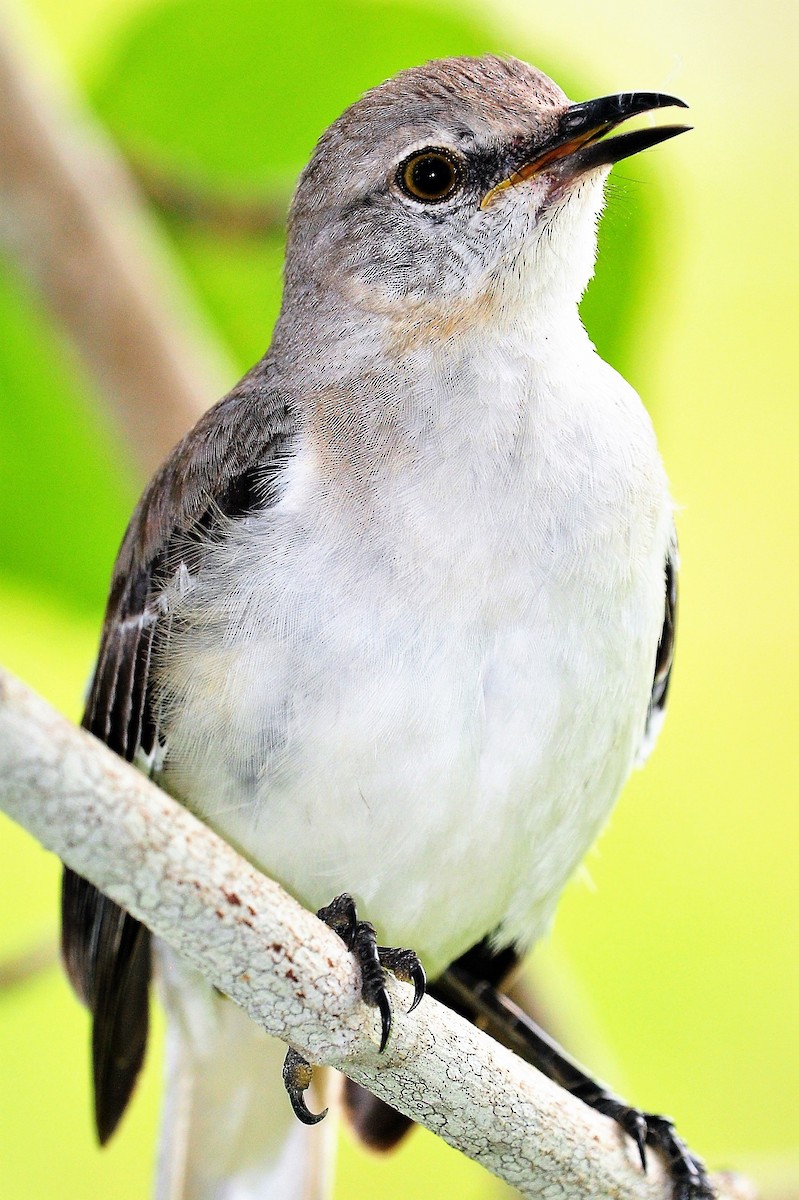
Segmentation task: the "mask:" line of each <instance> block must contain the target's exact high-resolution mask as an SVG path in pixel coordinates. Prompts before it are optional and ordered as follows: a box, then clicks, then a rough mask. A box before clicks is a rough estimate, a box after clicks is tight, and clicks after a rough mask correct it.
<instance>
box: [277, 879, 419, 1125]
mask: <svg viewBox="0 0 799 1200" xmlns="http://www.w3.org/2000/svg"><path fill="white" fill-rule="evenodd" d="M316 915H317V917H319V920H320V921H324V923H325V924H326V925H328V926H329V927H330V928H331V929H332V930H333V932H334V933H337V934H338V936H339V937H340V938H341V940H342V941H343V943H344V945H345V946H346V947H347V949H348V950H349V951H350V953H352V954H354V955H355V957H356V959H357V960H358V965H359V966H360V968H361V995H362V996H363V999H364V1000H365V1001H366V1003H367V1004H371V1005H373V1006H374V1007H376V1008H377V1009H378V1010H379V1012H380V1052H381V1054H382V1052H383V1051H384V1050H385V1048H386V1044H387V1043H388V1039H389V1036H390V1034H391V1022H392V1009H391V999H390V997H389V994H388V992H387V990H386V971H391V973H392V974H393V975H396V977H397V978H398V979H402V980H403V981H404V982H406V983H411V984H413V1001H412V1003H411V1006H410V1008H409V1009H408V1012H413V1010H414V1009H415V1008H416V1006H417V1005H418V1004H419V1003H420V1002H421V1000H422V997H423V996H424V994H425V990H426V988H427V979H426V977H425V973H424V967H423V966H422V964H421V962H420V961H419V959H418V957H417V956H416V955H415V954H414V952H413V951H412V950H395V949H393V948H392V947H390V946H378V944H377V936H376V934H375V930H374V926H373V925H371V924H370V923H369V922H368V921H359V920H358V913H357V910H356V908H355V901H354V900H353V898H352V896H349V895H347V894H346V892H345V893H343V894H342V895H341V896H337V897H336V898H335V900H332V901H331V902H330V904H326V905H325V906H324V908H320V909H319V911H318V912H317V914H316ZM311 1076H312V1068H311V1065H310V1063H308V1062H307V1061H306V1059H304V1058H303V1057H302V1056H301V1055H299V1054H298V1053H297V1051H296V1050H289V1052H288V1053H287V1055H286V1060H285V1062H284V1064H283V1082H284V1084H285V1086H286V1091H287V1092H288V1096H289V1100H290V1101H291V1107H292V1108H293V1109H294V1112H295V1114H296V1115H297V1117H298V1118H299V1119H300V1120H301V1121H302V1122H303V1123H304V1124H305V1125H315V1124H316V1123H317V1121H321V1120H322V1118H323V1117H324V1116H325V1114H326V1113H327V1109H325V1110H324V1112H321V1113H318V1114H316V1113H312V1112H311V1111H310V1109H309V1108H308V1106H307V1105H306V1103H305V1098H304V1093H305V1092H306V1091H307V1089H308V1087H309V1086H310V1083H311Z"/></svg>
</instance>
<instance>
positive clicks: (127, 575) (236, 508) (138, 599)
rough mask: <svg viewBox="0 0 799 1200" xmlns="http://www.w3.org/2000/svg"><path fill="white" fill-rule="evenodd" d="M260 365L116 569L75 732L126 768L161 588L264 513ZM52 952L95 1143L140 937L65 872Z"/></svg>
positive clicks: (110, 1106)
mask: <svg viewBox="0 0 799 1200" xmlns="http://www.w3.org/2000/svg"><path fill="white" fill-rule="evenodd" d="M268 375H269V367H268V366H267V365H265V364H261V365H259V366H258V367H256V368H255V369H254V370H253V371H252V372H250V374H249V375H248V376H246V377H245V378H244V379H243V380H242V381H241V383H240V384H239V385H238V387H237V388H236V389H235V390H234V391H233V392H231V393H230V394H229V395H228V396H226V397H225V399H224V400H222V401H221V402H220V403H219V404H218V405H216V407H215V408H213V409H211V411H210V412H209V413H207V414H206V415H205V416H204V417H203V418H202V420H201V421H200V422H199V424H198V425H196V426H195V428H194V429H193V430H192V432H191V433H190V434H189V435H188V436H187V437H186V438H184V440H183V441H182V442H181V443H180V444H179V445H178V446H177V448H176V449H175V450H174V451H173V453H172V455H171V456H170V458H169V459H168V460H167V462H166V463H165V465H164V466H163V467H162V468H161V470H160V471H159V472H158V474H157V475H156V476H155V477H154V479H153V480H152V482H151V483H150V485H149V487H148V488H147V490H146V491H145V493H144V495H143V497H142V499H141V501H140V503H139V505H138V507H137V509H136V511H135V513H134V515H133V518H132V520H131V523H130V525H129V527H128V530H127V533H126V534H125V538H124V541H123V543H122V547H121V549H120V552H119V556H118V558H117V562H116V566H115V568H114V575H113V579H112V583H111V594H110V597H109V601H108V608H107V610H106V618H105V625H104V628H103V635H102V640H101V643H100V652H99V655H98V659H97V666H96V668H95V673H94V678H93V681H92V686H91V690H90V693H89V699H88V703H87V706H86V712H85V714H84V718H83V725H84V727H85V728H86V729H88V730H89V731H90V732H91V733H93V734H94V735H95V736H96V737H98V738H100V739H101V740H102V741H104V742H105V743H106V745H108V746H110V747H111V749H112V750H114V751H116V753H117V754H119V755H120V756H121V757H122V758H124V759H127V761H128V762H133V761H134V759H136V758H137V756H140V755H143V756H144V757H145V759H147V758H149V756H151V755H152V754H154V753H155V751H156V750H157V748H158V714H157V712H156V711H155V704H154V701H153V695H152V678H151V670H150V667H151V662H152V654H153V644H154V641H155V638H156V636H157V635H159V636H163V635H164V626H165V621H164V612H163V607H162V605H161V602H160V596H161V592H162V588H163V586H164V584H165V583H166V582H168V581H169V580H170V579H171V578H172V577H173V575H174V573H175V571H176V570H178V569H179V567H180V565H181V555H182V554H183V553H185V551H186V548H187V546H189V545H191V543H192V542H193V543H194V544H195V545H199V546H201V545H202V543H203V542H204V541H206V540H208V539H213V538H214V537H215V536H216V535H217V532H218V529H219V523H220V522H221V521H224V520H231V519H232V520H236V519H241V518H244V517H246V516H247V515H248V514H249V513H252V512H254V511H257V510H259V509H263V508H266V507H268V506H269V505H270V504H271V503H272V502H273V501H274V497H275V483H276V476H277V468H278V467H279V464H280V462H281V460H282V457H283V454H284V452H285V450H286V446H287V442H288V441H289V440H290V438H291V436H292V434H293V432H294V428H295V422H294V418H293V416H292V412H291V409H290V407H289V404H288V402H287V399H286V396H285V393H282V392H280V391H278V390H277V389H276V388H274V387H273V386H270V384H269V379H268ZM62 950H63V956H64V962H65V965H66V968H67V973H68V974H69V978H70V980H71V981H72V984H73V986H74V988H75V990H76V992H77V993H78V995H79V996H80V998H81V999H82V1000H83V1001H84V1003H85V1004H86V1005H87V1006H88V1008H89V1010H90V1011H91V1013H92V1017H93V1036H92V1060H93V1068H94V1094H95V1120H96V1124H97V1132H98V1136H99V1139H100V1141H101V1142H105V1141H106V1140H107V1139H108V1138H109V1137H110V1136H111V1134H112V1133H113V1131H114V1129H115V1128H116V1125H117V1123H118V1122H119V1119H120V1117H121V1116H122V1113H123V1112H124V1110H125V1107H126V1105H127V1102H128V1099H129V1097H130V1094H131V1091H132V1090H133V1086H134V1084H135V1082H136V1077H137V1075H138V1072H139V1069H140V1067H141V1064H142V1061H143V1059H144V1051H145V1046H146V1042H147V1025H148V984H149V978H150V935H149V932H148V931H147V930H146V929H145V928H144V926H142V925H141V924H139V922H138V921H136V920H135V919H134V918H133V917H131V916H129V915H128V914H127V913H126V912H124V911H123V910H122V909H121V908H119V907H118V906H117V905H116V904H114V903H113V901H111V900H109V899H108V898H107V897H106V896H103V895H102V894H101V893H100V892H98V891H97V889H96V888H95V887H93V886H92V884H90V883H87V882H86V880H84V879H82V878H80V876H78V875H75V874H74V872H72V871H70V870H69V869H68V868H65V870H64V880H63V887H62Z"/></svg>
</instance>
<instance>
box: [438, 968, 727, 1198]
mask: <svg viewBox="0 0 799 1200" xmlns="http://www.w3.org/2000/svg"><path fill="white" fill-rule="evenodd" d="M435 989H436V991H437V992H438V994H439V995H440V996H441V998H442V999H443V1000H444V1001H445V1003H448V1004H450V1005H452V1006H453V1007H455V1005H457V1008H458V1011H460V1012H463V1013H464V1014H466V1015H468V1016H470V1017H471V1018H472V1019H473V1020H474V1019H476V1018H477V1017H481V1018H482V1019H483V1020H484V1021H485V1023H486V1028H487V1029H488V1032H489V1033H491V1034H493V1036H494V1037H496V1038H497V1040H498V1041H501V1042H502V1043H503V1044H504V1045H506V1046H508V1047H509V1049H511V1050H514V1051H515V1052H516V1053H517V1054H519V1055H520V1056H521V1057H522V1058H523V1059H525V1061H526V1062H529V1063H532V1064H533V1066H534V1067H537V1068H538V1070H539V1071H543V1073H544V1074H545V1075H546V1076H547V1077H548V1078H549V1079H552V1080H554V1081H555V1083H559V1084H560V1085H561V1087H564V1088H565V1089H566V1090H567V1091H568V1092H571V1094H572V1095H573V1096H577V1097H578V1099H580V1100H582V1102H583V1103H584V1104H587V1105H588V1106H589V1108H595V1109H596V1110H597V1112H601V1113H604V1114H605V1116H607V1117H610V1118H611V1119H612V1120H614V1121H615V1122H616V1124H617V1125H620V1126H621V1128H622V1129H623V1130H624V1132H625V1133H626V1134H628V1135H629V1137H631V1138H632V1140H633V1141H634V1142H635V1145H636V1147H637V1149H638V1154H639V1157H640V1159H641V1166H642V1167H643V1169H644V1170H646V1160H647V1147H650V1148H651V1149H652V1150H655V1151H657V1152H659V1153H660V1154H661V1156H662V1157H663V1158H664V1160H665V1162H666V1166H667V1168H668V1172H669V1175H670V1177H671V1180H672V1184H673V1193H672V1196H673V1200H712V1197H713V1188H712V1187H711V1185H710V1180H709V1179H708V1175H707V1171H706V1170H705V1166H704V1164H703V1162H702V1160H701V1159H699V1158H697V1157H696V1156H695V1155H693V1154H691V1152H690V1150H689V1149H688V1147H687V1146H686V1144H685V1142H684V1141H683V1140H682V1138H680V1137H679V1136H678V1135H677V1133H676V1131H675V1129H674V1126H673V1124H672V1123H671V1121H669V1120H668V1118H667V1117H660V1116H657V1115H655V1114H653V1113H645V1112H641V1110H640V1109H637V1108H633V1107H631V1106H630V1105H629V1104H625V1103H624V1101H623V1100H620V1099H619V1097H618V1096H614V1095H613V1093H612V1092H610V1091H609V1090H608V1089H607V1088H606V1087H605V1086H604V1084H602V1083H599V1082H598V1081H597V1080H595V1079H592V1078H591V1076H590V1075H589V1074H588V1073H587V1072H586V1071H584V1070H583V1068H582V1067H581V1066H579V1064H578V1063H576V1062H575V1061H574V1059H573V1058H570V1057H569V1055H568V1054H566V1052H565V1051H564V1050H562V1049H561V1047H560V1046H559V1045H558V1044H557V1042H555V1041H553V1039H552V1038H551V1037H549V1035H548V1034H546V1033H545V1032H544V1030H543V1029H541V1028H540V1027H539V1026H538V1025H537V1024H536V1023H535V1021H534V1020H533V1018H532V1017H530V1016H529V1015H528V1014H527V1013H525V1012H523V1011H522V1010H521V1009H520V1008H519V1007H518V1006H517V1005H516V1004H514V1003H513V1001H512V1000H509V999H508V997H507V996H505V995H504V994H503V993H502V992H500V991H497V989H496V988H495V987H493V986H492V985H491V984H489V983H486V982H484V981H481V980H479V979H475V978H473V977H472V976H470V975H469V973H468V972H467V971H464V970H463V969H462V968H459V967H458V964H454V965H453V966H451V967H449V968H448V969H447V971H445V973H444V975H443V976H442V977H441V978H440V979H439V980H437V981H436V985H435Z"/></svg>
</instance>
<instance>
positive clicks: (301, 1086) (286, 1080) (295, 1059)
mask: <svg viewBox="0 0 799 1200" xmlns="http://www.w3.org/2000/svg"><path fill="white" fill-rule="evenodd" d="M312 1076H313V1067H312V1066H311V1064H310V1063H309V1062H308V1060H307V1059H306V1058H303V1057H302V1055H301V1054H298V1053H297V1051H296V1050H292V1049H291V1048H289V1050H288V1051H287V1053H286V1057H285V1060H284V1062H283V1084H284V1086H285V1088H286V1091H287V1092H288V1097H289V1100H290V1101H291V1107H292V1108H293V1109H294V1115H295V1116H296V1117H297V1118H298V1119H299V1120H300V1121H302V1123H303V1125H317V1124H318V1123H319V1122H320V1121H323V1120H324V1119H325V1117H326V1116H327V1109H326V1108H325V1109H323V1110H322V1112H320V1113H312V1112H311V1110H310V1108H308V1105H307V1104H306V1103H305V1092H307V1090H308V1088H309V1087H310V1086H311V1078H312Z"/></svg>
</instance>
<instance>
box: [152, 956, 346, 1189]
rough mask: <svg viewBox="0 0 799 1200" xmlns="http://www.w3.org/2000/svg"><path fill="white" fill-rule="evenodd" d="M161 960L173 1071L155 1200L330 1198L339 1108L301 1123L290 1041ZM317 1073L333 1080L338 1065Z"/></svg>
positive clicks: (173, 961)
mask: <svg viewBox="0 0 799 1200" xmlns="http://www.w3.org/2000/svg"><path fill="white" fill-rule="evenodd" d="M158 965H159V968H160V969H159V972H158V974H159V976H160V981H161V985H162V993H163V997H164V1004H165V1007H166V1012H167V1047H166V1050H167V1063H166V1073H167V1078H166V1100H165V1105H164V1115H163V1122H162V1132H161V1147H160V1153H159V1161H158V1174H157V1181H156V1191H155V1200H327V1197H329V1195H330V1193H331V1190H332V1166H333V1160H334V1155H335V1133H336V1124H337V1122H336V1117H335V1112H336V1108H337V1106H336V1105H335V1104H332V1105H330V1109H331V1111H330V1113H329V1115H328V1117H327V1119H326V1120H325V1121H324V1122H323V1123H322V1125H320V1126H314V1127H313V1128H309V1127H308V1126H304V1125H301V1124H300V1123H299V1122H298V1121H297V1119H296V1118H295V1116H294V1114H293V1112H292V1111H291V1106H290V1105H289V1102H288V1098H287V1096H286V1094H285V1091H284V1088H283V1080H282V1073H281V1067H282V1063H283V1058H284V1056H285V1053H286V1047H285V1046H284V1045H283V1043H281V1042H279V1041H277V1040H276V1039H275V1038H271V1037H269V1036H268V1035H267V1034H265V1033H264V1032H263V1030H261V1029H259V1028H258V1026H257V1025H256V1024H255V1023H254V1022H253V1021H251V1020H250V1018H249V1017H248V1016H247V1014H246V1013H245V1012H243V1010H242V1009H240V1008H239V1007H238V1006H237V1005H235V1004H234V1003H233V1002H232V1001H231V1000H227V999H226V998H225V997H223V996H220V995H218V994H217V993H216V992H215V991H214V990H213V989H212V988H211V987H210V986H209V985H208V983H207V982H206V981H205V980H203V979H202V977H201V976H200V975H198V974H196V973H195V972H194V971H192V970H191V969H190V968H188V967H186V966H185V965H184V964H182V963H181V962H179V960H178V959H177V958H176V957H175V955H174V954H173V953H172V952H171V951H168V950H166V949H165V948H164V947H159V954H158ZM315 1076H319V1083H320V1084H326V1085H327V1090H328V1091H329V1090H330V1088H331V1086H333V1080H332V1077H331V1073H329V1072H320V1071H317V1072H316V1073H315ZM325 1076H328V1078H327V1079H325V1078H324V1077H325ZM314 1086H315V1087H317V1086H318V1084H317V1080H316V1078H315V1080H314ZM312 1103H314V1104H318V1105H319V1107H320V1108H321V1107H324V1105H325V1104H330V1097H329V1096H325V1097H322V1096H320V1095H319V1094H318V1093H317V1095H315V1096H314V1097H313V1101H312Z"/></svg>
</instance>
